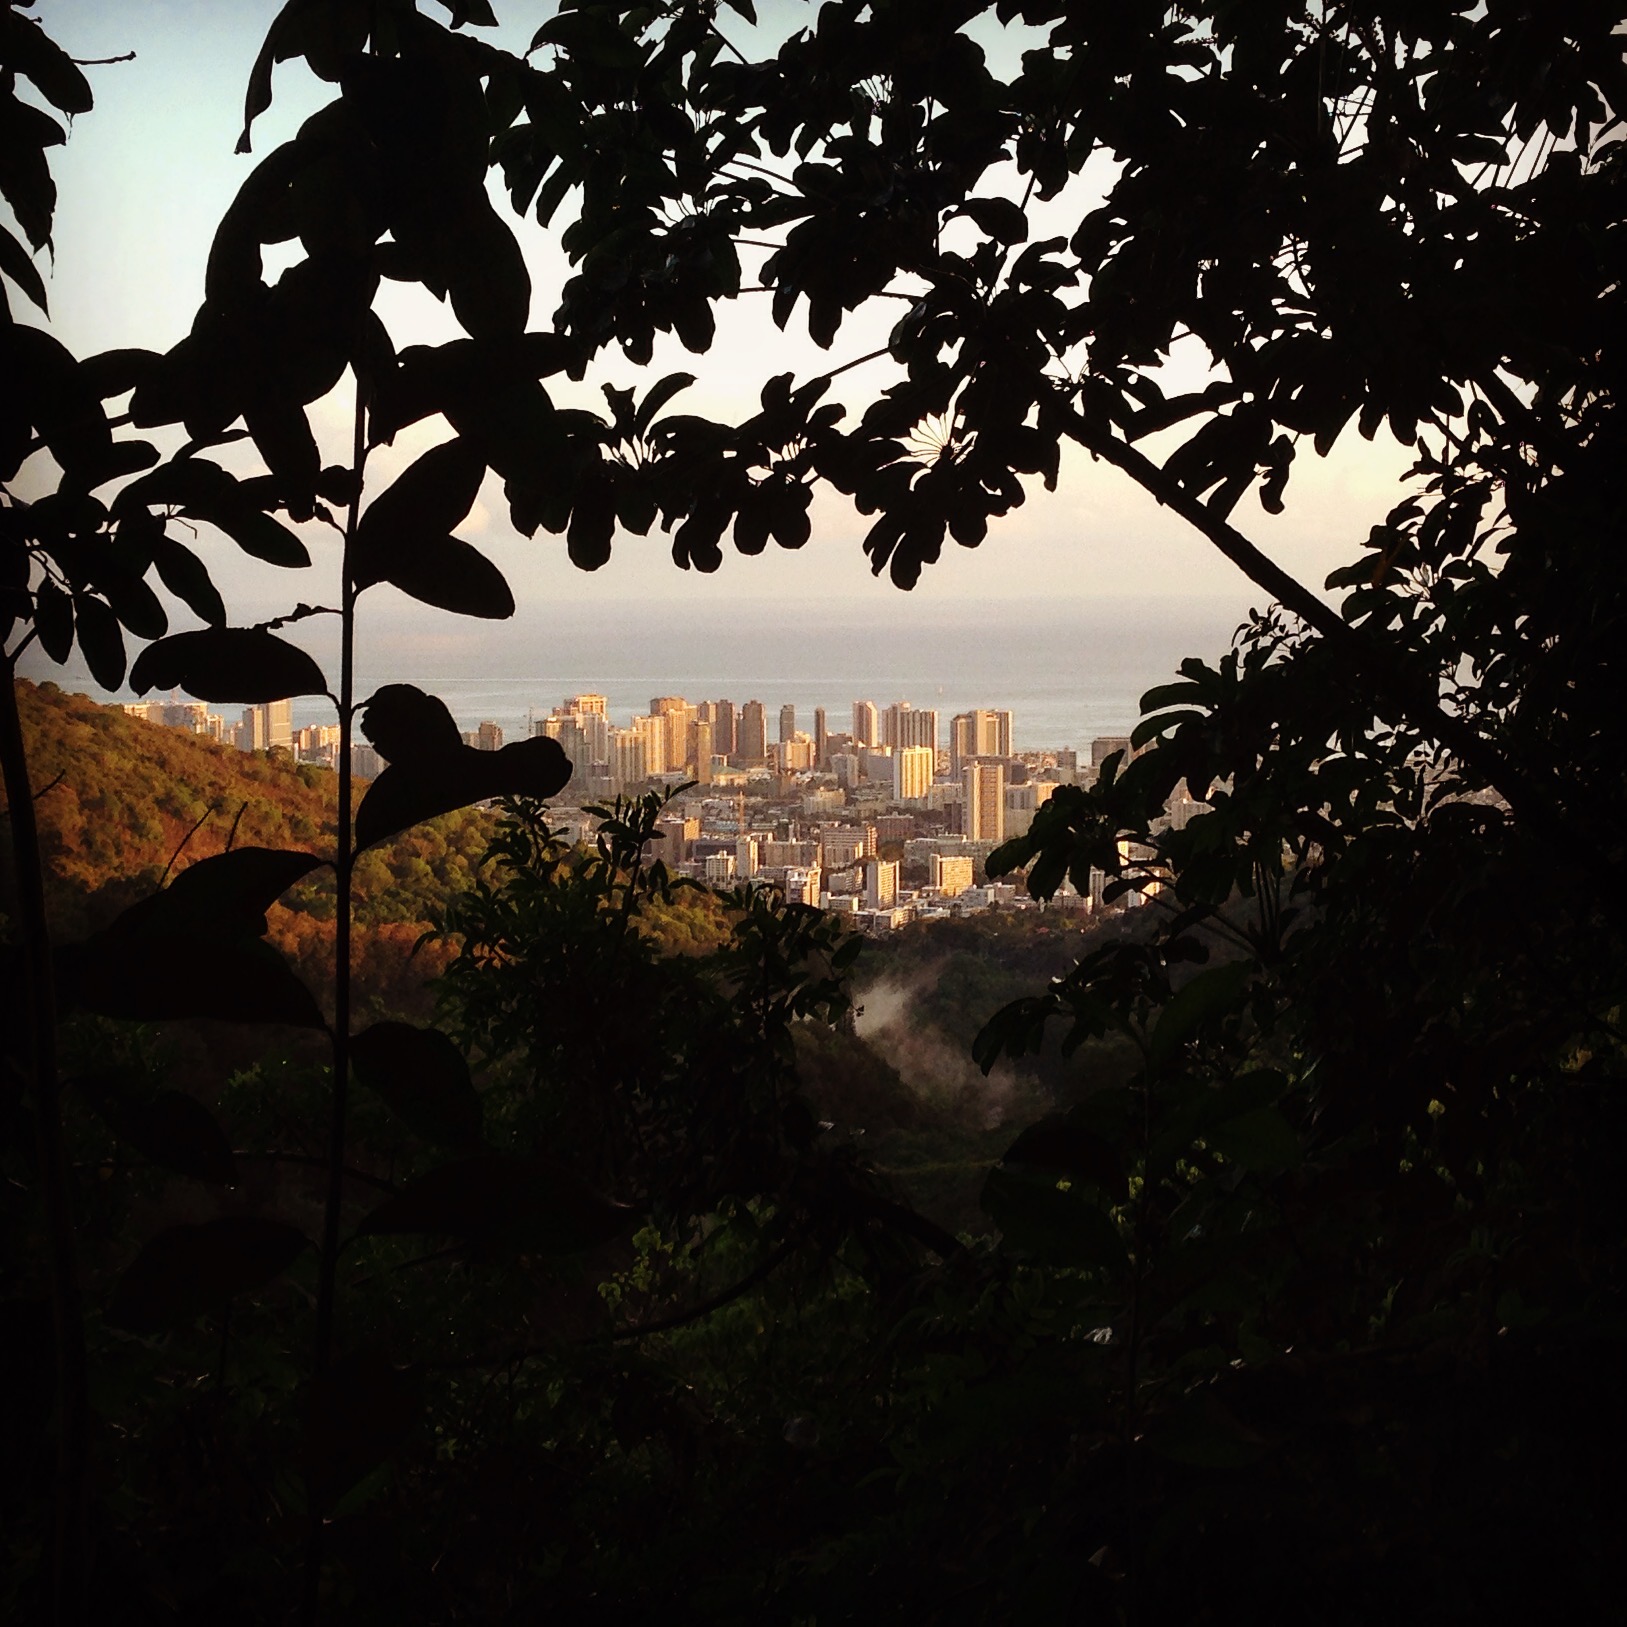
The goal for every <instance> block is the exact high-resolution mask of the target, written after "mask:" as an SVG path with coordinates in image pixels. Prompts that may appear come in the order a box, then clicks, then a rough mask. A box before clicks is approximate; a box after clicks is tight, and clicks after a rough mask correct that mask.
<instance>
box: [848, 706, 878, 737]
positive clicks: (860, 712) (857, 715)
mask: <svg viewBox="0 0 1627 1627" xmlns="http://www.w3.org/2000/svg"><path fill="white" fill-rule="evenodd" d="M853 744H854V745H855V746H879V745H880V744H881V730H880V727H879V724H878V722H877V718H876V703H875V702H874V701H854V703H853Z"/></svg>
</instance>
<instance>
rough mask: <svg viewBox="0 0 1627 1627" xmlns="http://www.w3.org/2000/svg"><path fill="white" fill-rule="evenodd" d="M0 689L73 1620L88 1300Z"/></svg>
mask: <svg viewBox="0 0 1627 1627" xmlns="http://www.w3.org/2000/svg"><path fill="white" fill-rule="evenodd" d="M7 667H8V671H7V673H6V678H7V683H6V686H5V688H6V693H5V696H4V698H3V699H0V767H3V770H4V776H5V787H6V801H7V804H8V812H9V816H10V820H11V851H12V863H13V865H14V867H15V870H16V881H17V916H18V926H19V927H20V929H21V936H22V974H23V989H22V995H23V1002H22V1004H23V1014H24V1022H25V1024H26V1039H25V1042H26V1045H27V1054H28V1059H29V1063H30V1075H31V1080H32V1084H33V1097H34V1102H33V1105H34V1139H35V1155H36V1157H37V1159H38V1163H39V1184H40V1203H41V1207H42V1208H43V1210H44V1219H45V1240H46V1263H47V1270H48V1272H49V1275H50V1284H51V1325H52V1336H53V1343H54V1352H53V1354H54V1363H53V1368H54V1371H53V1380H54V1389H55V1401H56V1416H55V1424H56V1472H55V1479H54V1484H53V1489H52V1501H51V1529H50V1537H49V1541H48V1549H47V1551H48V1553H49V1561H48V1563H49V1577H48V1587H49V1594H48V1600H49V1603H48V1612H47V1616H46V1619H47V1620H48V1621H49V1622H51V1623H52V1624H53V1627H73V1624H77V1623H78V1622H80V1621H82V1620H83V1619H84V1616H85V1583H86V1579H87V1570H88V1567H87V1564H86V1543H85V1523H86V1522H85V1512H86V1499H87V1489H88V1488H87V1478H88V1467H89V1442H90V1407H89V1398H88V1388H87V1375H86V1365H85V1321H84V1307H83V1304H82V1303H81V1299H80V1293H79V1265H78V1256H77V1251H76V1250H75V1247H74V1235H73V1211H72V1207H71V1204H70V1202H69V1197H68V1161H67V1155H66V1153H65V1151H64V1146H63V1137H62V1092H61V1086H60V1083H59V1081H58V1079H57V1054H56V989H55V986H54V982H53V978H52V967H51V933H50V924H49V922H48V920H47V918H46V914H45V880H44V872H43V869H42V867H41V862H40V837H39V825H38V822H37V821H36V819H35V817H34V797H33V794H32V791H31V789H30V786H29V777H28V751H27V747H26V746H25V744H24V741H23V729H22V718H21V716H20V714H19V713H18V710H17V685H16V670H15V668H14V667H12V666H11V663H10V662H8V663H7Z"/></svg>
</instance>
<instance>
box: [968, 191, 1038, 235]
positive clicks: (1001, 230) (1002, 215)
mask: <svg viewBox="0 0 1627 1627" xmlns="http://www.w3.org/2000/svg"><path fill="white" fill-rule="evenodd" d="M959 213H961V214H963V215H967V216H969V217H970V218H971V219H972V221H973V222H975V224H976V226H977V228H978V230H979V231H981V232H985V233H987V234H988V236H990V237H992V238H993V239H994V240H995V242H997V243H1006V244H1012V243H1025V242H1027V240H1028V216H1027V215H1025V214H1024V213H1023V212H1022V210H1021V209H1020V208H1018V207H1017V205H1016V204H1015V203H1013V202H1012V201H1011V199H1010V198H968V199H967V200H966V201H965V203H963V204H962V205H961V206H960V210H959Z"/></svg>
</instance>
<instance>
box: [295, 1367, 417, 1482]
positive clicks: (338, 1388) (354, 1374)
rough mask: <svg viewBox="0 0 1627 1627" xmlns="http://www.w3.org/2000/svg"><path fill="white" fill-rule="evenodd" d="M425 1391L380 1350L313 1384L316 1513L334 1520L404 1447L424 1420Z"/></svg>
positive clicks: (310, 1433)
mask: <svg viewBox="0 0 1627 1627" xmlns="http://www.w3.org/2000/svg"><path fill="white" fill-rule="evenodd" d="M421 1389H422V1386H421V1384H420V1382H419V1381H418V1379H417V1377H416V1376H415V1375H414V1374H412V1373H409V1372H404V1371H403V1370H402V1369H401V1368H399V1367H397V1366H395V1364H394V1363H393V1362H391V1361H390V1359H389V1357H388V1355H387V1354H386V1353H385V1350H384V1347H383V1346H382V1345H377V1344H371V1345H365V1346H363V1347H362V1348H361V1349H360V1350H355V1351H352V1352H350V1353H349V1354H348V1355H345V1356H342V1357H340V1359H339V1360H338V1361H336V1362H334V1363H333V1365H332V1366H331V1367H329V1368H328V1370H327V1371H326V1372H325V1373H318V1374H317V1375H316V1377H315V1378H314V1379H312V1380H311V1389H310V1395H309V1398H308V1403H307V1411H306V1427H305V1484H306V1488H307V1491H308V1494H309V1504H310V1508H311V1510H312V1511H313V1512H315V1513H322V1514H331V1513H332V1512H333V1510H334V1508H335V1506H336V1505H337V1504H338V1503H339V1501H340V1499H341V1498H342V1497H343V1496H344V1495H345V1493H346V1492H347V1491H349V1490H350V1489H351V1487H352V1486H354V1485H355V1484H356V1483H357V1482H358V1481H360V1480H361V1479H363V1478H364V1477H365V1476H366V1475H368V1474H369V1473H371V1472H372V1471H373V1470H374V1469H376V1468H377V1467H378V1466H379V1464H381V1463H383V1462H384V1461H385V1459H386V1458H388V1457H389V1456H390V1454H391V1453H392V1452H394V1451H395V1450H396V1449H397V1447H399V1446H400V1445H401V1443H402V1442H403V1441H404V1440H405V1439H406V1438H407V1436H408V1435H409V1434H410V1433H411V1432H412V1427H413V1425H414V1424H416V1423H417V1422H418V1419H419V1417H420V1415H421V1412H422V1398H421Z"/></svg>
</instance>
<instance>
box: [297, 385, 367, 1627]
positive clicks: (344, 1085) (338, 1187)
mask: <svg viewBox="0 0 1627 1627" xmlns="http://www.w3.org/2000/svg"><path fill="white" fill-rule="evenodd" d="M350 455H351V468H352V471H353V472H354V475H355V490H354V492H353V494H352V496H351V499H350V506H349V509H348V511H347V513H346V515H345V545H344V553H343V556H342V559H341V563H340V567H339V570H340V599H339V606H340V608H339V695H338V701H339V707H338V711H339V762H338V770H339V829H338V832H337V843H336V852H335V857H334V864H333V867H334V871H335V873H336V874H337V877H338V911H337V915H336V917H335V922H334V951H333V1029H332V1042H333V1051H332V1056H333V1094H332V1097H331V1098H330V1103H329V1117H328V1156H327V1170H328V1182H327V1188H328V1189H327V1197H326V1201H325V1202H324V1205H323V1210H322V1258H321V1265H320V1268H319V1272H318V1277H317V1292H316V1345H315V1350H314V1352H313V1357H312V1372H313V1376H315V1377H318V1378H320V1377H321V1375H322V1374H324V1373H325V1372H326V1371H327V1370H328V1365H329V1362H330V1361H331V1359H332V1355H333V1321H334V1298H335V1289H336V1285H337V1282H338V1276H339V1223H340V1219H341V1216H342V1214H343V1208H344V1196H345V1129H346V1115H347V1110H348V1107H349V1095H350V1088H349V1087H350V974H351V965H350V958H351V911H352V900H351V881H352V877H353V874H354V871H355V865H356V854H355V846H354V841H353V837H352V829H351V812H350V801H351V773H350V746H351V735H352V726H353V724H354V721H355V711H356V705H355V698H356V582H355V573H354V570H353V568H352V550H353V546H354V543H355V540H356V526H357V523H358V521H359V520H360V518H361V484H362V466H363V463H364V462H365V460H366V457H367V407H366V400H365V396H364V386H363V382H362V379H361V377H360V376H359V375H357V376H356V410H355V417H354V421H353V424H352V430H351V449H350ZM321 1580H322V1515H321V1513H320V1512H319V1511H317V1510H315V1509H313V1510H312V1511H311V1514H310V1520H309V1524H308V1525H307V1527H306V1542H305V1571H304V1577H303V1582H302V1596H301V1600H300V1620H301V1621H302V1622H303V1623H304V1624H305V1627H314V1624H315V1622H316V1621H317V1618H318V1616H319V1614H320V1609H321Z"/></svg>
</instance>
